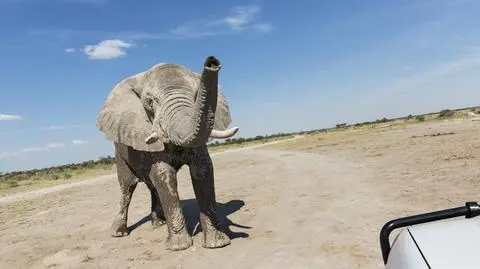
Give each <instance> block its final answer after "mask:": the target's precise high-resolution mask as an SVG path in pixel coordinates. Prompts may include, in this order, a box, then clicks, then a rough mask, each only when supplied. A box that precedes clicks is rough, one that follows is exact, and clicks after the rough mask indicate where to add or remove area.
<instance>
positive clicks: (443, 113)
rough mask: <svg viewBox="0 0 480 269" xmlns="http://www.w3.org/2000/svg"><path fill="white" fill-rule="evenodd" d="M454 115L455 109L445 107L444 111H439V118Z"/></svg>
mask: <svg viewBox="0 0 480 269" xmlns="http://www.w3.org/2000/svg"><path fill="white" fill-rule="evenodd" d="M454 115H455V111H453V110H450V109H443V110H442V111H440V113H438V117H439V118H449V117H453V116H454Z"/></svg>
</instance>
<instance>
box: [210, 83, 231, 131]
mask: <svg viewBox="0 0 480 269" xmlns="http://www.w3.org/2000/svg"><path fill="white" fill-rule="evenodd" d="M230 123H232V118H231V116H230V108H229V106H228V102H227V98H226V97H225V95H223V92H222V90H221V89H220V88H219V89H218V97H217V109H216V110H215V123H214V125H213V128H214V129H215V130H220V131H224V130H226V129H227V127H228V125H230Z"/></svg>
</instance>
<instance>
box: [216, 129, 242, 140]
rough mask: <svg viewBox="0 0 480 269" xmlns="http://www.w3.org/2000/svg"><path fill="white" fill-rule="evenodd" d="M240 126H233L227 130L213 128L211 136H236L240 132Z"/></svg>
mask: <svg viewBox="0 0 480 269" xmlns="http://www.w3.org/2000/svg"><path fill="white" fill-rule="evenodd" d="M238 129H239V128H238V127H233V128H230V129H228V130H225V131H219V130H215V129H213V130H212V132H211V133H210V137H211V138H229V137H232V136H234V135H235V134H236V133H237V132H238Z"/></svg>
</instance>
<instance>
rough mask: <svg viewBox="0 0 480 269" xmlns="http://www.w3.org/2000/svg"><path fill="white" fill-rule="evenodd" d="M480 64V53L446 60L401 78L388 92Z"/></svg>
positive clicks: (407, 87) (406, 88)
mask: <svg viewBox="0 0 480 269" xmlns="http://www.w3.org/2000/svg"><path fill="white" fill-rule="evenodd" d="M479 64H480V53H476V54H475V53H474V54H469V55H466V56H463V57H461V58H458V59H455V60H452V61H448V62H444V63H443V64H440V65H438V66H436V67H433V68H431V69H428V70H425V71H423V72H418V73H415V74H414V75H411V76H408V77H404V78H401V79H399V80H397V81H395V82H393V83H392V84H391V85H390V86H389V87H387V89H386V91H387V92H403V91H407V90H410V89H411V88H413V87H414V86H417V85H420V84H423V83H426V82H429V81H433V80H435V79H438V78H440V77H443V76H448V75H450V74H453V73H456V72H460V71H463V70H466V69H470V68H472V67H475V66H477V65H479Z"/></svg>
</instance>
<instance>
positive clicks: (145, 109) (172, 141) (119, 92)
mask: <svg viewBox="0 0 480 269" xmlns="http://www.w3.org/2000/svg"><path fill="white" fill-rule="evenodd" d="M220 68H221V64H220V61H218V60H217V59H216V58H215V57H213V56H209V57H207V58H206V60H205V63H204V67H203V71H202V73H201V74H197V73H194V72H191V71H190V70H188V69H187V68H185V67H184V66H182V65H178V64H159V65H156V66H154V67H152V68H151V69H149V70H147V71H145V72H142V73H139V74H137V75H135V76H131V77H128V78H126V79H124V80H123V81H121V82H120V83H119V84H117V85H116V86H115V88H114V89H113V90H112V92H111V93H110V95H109V97H108V98H107V101H106V102H105V104H104V106H103V108H102V110H101V111H100V115H99V117H98V119H97V127H98V128H99V129H100V130H101V131H102V132H104V133H105V134H106V135H107V138H108V139H110V140H112V141H113V143H114V146H115V157H116V165H117V174H118V181H119V183H120V188H121V199H120V211H119V212H118V214H117V216H116V218H115V220H114V222H113V224H112V236H125V235H128V234H129V230H128V228H127V215H128V207H129V204H130V201H131V198H132V195H133V192H134V190H135V188H136V186H137V183H138V182H144V183H145V184H146V185H147V186H148V188H149V189H150V193H151V203H152V204H151V210H152V211H151V218H152V225H157V226H158V225H162V224H165V223H166V224H167V227H168V236H167V240H166V248H167V249H169V250H184V249H187V248H189V247H190V246H191V245H192V244H193V242H192V238H191V236H190V234H189V233H188V231H187V226H186V221H185V217H184V214H183V212H182V208H181V206H180V199H179V195H178V190H177V172H178V170H179V169H180V168H181V167H182V166H183V165H188V166H189V170H190V176H191V179H192V184H193V188H194V191H195V196H196V198H197V202H198V204H199V209H200V224H201V227H202V230H203V247H206V248H219V247H223V246H226V245H228V244H230V239H229V237H228V236H227V235H226V234H225V233H224V232H222V231H221V228H220V225H219V222H218V220H217V213H216V212H217V210H216V199H215V188H214V171H213V164H212V160H211V159H210V155H209V153H208V149H207V145H206V144H207V142H208V141H209V139H211V138H228V137H231V136H233V135H235V133H236V132H237V131H238V127H234V128H231V129H228V130H226V128H227V127H228V125H229V124H230V123H231V118H230V111H229V107H228V104H227V101H226V99H225V97H224V96H223V95H222V93H221V92H220V91H219V89H218V72H219V70H220Z"/></svg>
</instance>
